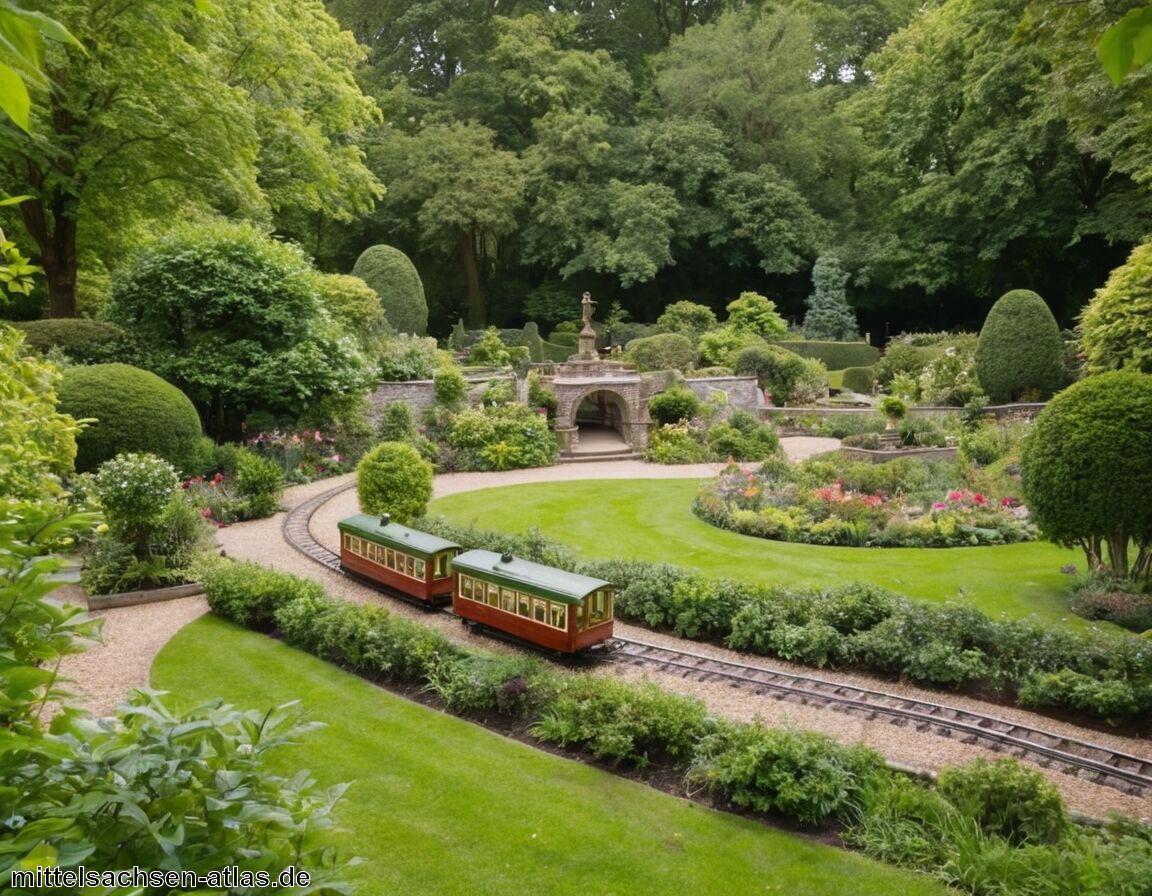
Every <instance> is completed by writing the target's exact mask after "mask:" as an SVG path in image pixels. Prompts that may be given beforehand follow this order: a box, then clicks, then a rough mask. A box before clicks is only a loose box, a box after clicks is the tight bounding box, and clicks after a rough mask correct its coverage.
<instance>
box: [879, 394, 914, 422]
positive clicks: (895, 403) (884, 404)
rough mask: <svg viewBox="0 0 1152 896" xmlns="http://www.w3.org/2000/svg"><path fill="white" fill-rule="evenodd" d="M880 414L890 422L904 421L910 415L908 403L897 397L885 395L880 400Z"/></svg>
mask: <svg viewBox="0 0 1152 896" xmlns="http://www.w3.org/2000/svg"><path fill="white" fill-rule="evenodd" d="M878 407H879V410H880V413H881V414H883V415H884V416H885V417H886V418H887V419H889V420H903V419H904V417H905V415H906V414H907V413H908V403H907V402H906V401H904V400H903V399H902V398H897V397H896V396H895V395H885V396H884V397H883V398H881V399H880V404H879V406H878Z"/></svg>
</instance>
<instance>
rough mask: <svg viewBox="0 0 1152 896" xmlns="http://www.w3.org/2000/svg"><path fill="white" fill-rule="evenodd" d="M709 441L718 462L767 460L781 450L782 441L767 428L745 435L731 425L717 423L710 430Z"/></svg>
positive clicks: (758, 428) (711, 450) (713, 455)
mask: <svg viewBox="0 0 1152 896" xmlns="http://www.w3.org/2000/svg"><path fill="white" fill-rule="evenodd" d="M707 439H708V449H709V451H710V452H711V454H712V457H713V458H714V459H715V460H718V461H722V460H727V459H728V458H732V459H733V460H738V461H748V460H767V459H768V458H770V457H772V456H773V455H775V454H776V453H777V451H778V450H779V448H780V439H779V438H777V436H776V433H775V432H773V430H772V429H771V427H767V426H758V427H757V428H756V429H755V430H753V431H752V432H751V433H745V432H742V431H741V430H739V429H737V428H736V427H735V426H732V425H731V424H730V423H717V424H715V425H714V426H712V428H711V429H709V430H708V434H707Z"/></svg>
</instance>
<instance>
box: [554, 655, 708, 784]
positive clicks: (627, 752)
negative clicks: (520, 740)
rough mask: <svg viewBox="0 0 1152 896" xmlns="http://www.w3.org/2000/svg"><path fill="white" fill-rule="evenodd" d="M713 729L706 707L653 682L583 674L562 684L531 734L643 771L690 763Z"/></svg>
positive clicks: (698, 701) (695, 700) (697, 701)
mask: <svg viewBox="0 0 1152 896" xmlns="http://www.w3.org/2000/svg"><path fill="white" fill-rule="evenodd" d="M712 725H713V722H712V721H711V719H710V718H709V717H708V715H707V712H706V710H705V708H704V704H703V703H702V702H701V701H700V700H697V699H695V698H693V697H682V696H679V695H676V694H670V693H668V692H667V691H664V690H662V689H661V688H660V687H658V686H657V685H655V684H653V683H652V682H644V683H642V684H638V685H637V684H631V683H628V682H624V681H618V680H616V679H614V678H608V677H602V676H594V675H580V676H574V677H571V678H568V679H566V680H564V681H563V682H562V683H561V685H560V687H559V689H558V691H557V693H556V696H555V697H554V698H553V699H552V700H550V701H549V703H548V705H547V708H546V710H545V712H544V715H543V717H542V718H541V719H540V721H538V722H537V723H536V724H535V725H534V726H533V728H532V733H533V734H534V735H535V736H536V737H538V738H540V739H541V740H545V741H549V742H551V743H555V744H558V745H560V746H561V747H568V746H579V747H584V748H585V749H587V750H588V751H589V752H590V753H591V754H592V755H593V756H595V757H596V758H597V759H604V760H609V761H611V762H613V763H616V764H619V763H624V764H626V765H635V766H638V767H641V768H643V767H644V766H646V765H648V764H649V763H652V762H657V761H665V762H666V761H669V760H671V761H673V762H683V761H685V760H687V759H689V758H690V757H691V756H692V754H693V752H694V750H695V749H696V746H697V741H698V740H699V739H700V738H701V736H702V735H705V734H706V733H707V732H708V731H709V730H710V729H711V727H712Z"/></svg>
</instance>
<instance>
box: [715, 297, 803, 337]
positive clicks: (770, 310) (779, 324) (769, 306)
mask: <svg viewBox="0 0 1152 896" xmlns="http://www.w3.org/2000/svg"><path fill="white" fill-rule="evenodd" d="M726 326H727V327H728V328H730V329H732V330H735V331H736V332H738V333H748V334H751V335H753V336H759V337H760V338H761V339H779V338H780V337H781V336H783V335H784V334H785V333H787V332H788V322H787V321H785V320H784V318H782V317H781V316H780V314H779V313H778V312H777V311H776V303H775V302H773V301H772V300H771V299H769V298H766V297H765V296H762V295H760V294H759V293H755V292H742V293H740V298H738V299H736V300H735V301H734V302H729V303H728V320H727V321H726Z"/></svg>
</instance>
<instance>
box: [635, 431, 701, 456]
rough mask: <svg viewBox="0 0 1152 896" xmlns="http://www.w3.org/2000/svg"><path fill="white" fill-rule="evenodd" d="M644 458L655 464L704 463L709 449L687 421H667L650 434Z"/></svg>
mask: <svg viewBox="0 0 1152 896" xmlns="http://www.w3.org/2000/svg"><path fill="white" fill-rule="evenodd" d="M644 459H645V460H646V461H648V462H649V463H653V464H702V463H705V462H706V461H707V460H708V449H707V447H705V445H704V442H703V441H702V440H701V438H700V434H699V433H698V432H696V431H695V430H693V429H692V428H691V427H690V426H689V425H688V424H687V423H666V424H664V425H663V426H659V427H655V428H653V430H652V432H651V433H650V434H649V435H648V448H647V450H645V452H644Z"/></svg>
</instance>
